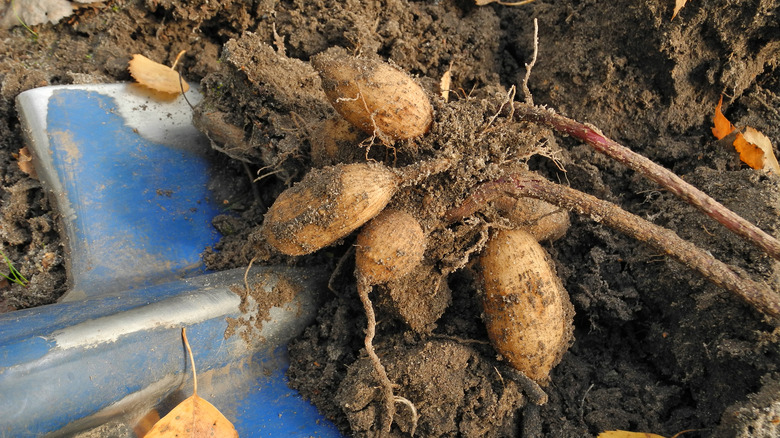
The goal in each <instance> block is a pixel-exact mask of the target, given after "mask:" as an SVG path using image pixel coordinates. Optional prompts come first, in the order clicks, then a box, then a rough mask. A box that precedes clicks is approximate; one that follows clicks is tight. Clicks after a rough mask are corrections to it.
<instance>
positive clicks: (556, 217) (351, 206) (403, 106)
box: [263, 48, 573, 430]
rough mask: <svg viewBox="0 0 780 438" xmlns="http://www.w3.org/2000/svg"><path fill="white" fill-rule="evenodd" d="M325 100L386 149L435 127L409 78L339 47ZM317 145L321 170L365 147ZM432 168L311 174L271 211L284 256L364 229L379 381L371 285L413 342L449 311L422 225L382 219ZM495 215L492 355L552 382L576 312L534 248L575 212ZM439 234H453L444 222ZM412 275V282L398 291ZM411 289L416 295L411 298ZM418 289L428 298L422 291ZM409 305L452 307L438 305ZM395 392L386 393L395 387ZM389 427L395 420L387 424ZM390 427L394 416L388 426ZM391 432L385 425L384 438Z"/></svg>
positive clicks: (488, 291) (364, 286) (331, 57)
mask: <svg viewBox="0 0 780 438" xmlns="http://www.w3.org/2000/svg"><path fill="white" fill-rule="evenodd" d="M312 65H313V66H314V68H315V69H316V70H317V72H318V73H319V74H320V77H321V79H322V88H323V90H324V91H325V94H326V96H327V98H328V100H329V101H330V103H331V104H332V105H333V107H334V108H335V109H336V111H337V112H338V113H339V114H341V115H342V116H343V117H344V119H345V120H346V121H348V122H349V123H351V124H352V125H354V126H355V127H357V128H358V129H360V130H362V131H364V132H365V133H367V134H369V135H373V136H375V137H378V138H379V139H380V140H382V141H383V142H385V143H387V144H392V143H394V142H396V141H408V140H409V139H413V138H416V137H419V136H421V135H423V134H425V133H426V132H427V131H428V130H429V129H430V127H431V123H432V119H433V110H432V106H431V103H430V101H429V99H428V97H427V95H426V93H425V91H424V90H423V89H422V88H421V87H420V86H419V85H418V84H417V83H416V82H415V81H414V80H413V79H412V78H411V77H409V76H408V75H407V74H405V73H403V72H401V71H400V70H398V69H396V68H395V67H393V66H391V65H389V64H386V63H384V62H379V61H376V60H372V59H364V58H358V57H354V56H350V55H348V54H347V53H346V51H345V50H344V49H340V48H332V49H329V50H327V51H326V52H324V53H322V54H319V55H317V56H315V57H313V58H312ZM318 130H319V131H318V132H319V133H320V134H323V133H324V134H328V133H333V135H326V138H320V139H318V140H314V141H312V156H313V158H316V161H317V162H320V163H332V162H337V161H338V157H354V155H353V153H352V152H350V151H344V145H345V144H347V145H348V144H350V143H351V144H352V145H353V147H354V148H355V149H357V145H356V143H357V140H358V139H359V138H360V136H359V135H356V134H355V133H354V131H351V130H350V128H349V127H348V126H345V125H344V124H343V122H339V121H336V120H328V121H325V122H323V123H322V125H321V127H320V128H318ZM444 163H445V164H444V165H441V163H439V164H438V165H435V166H429V167H430V168H431V169H434V170H433V171H431V170H430V169H426V166H425V165H424V163H417V165H414V164H413V165H410V166H407V168H403V169H391V168H389V167H386V166H385V165H383V164H380V163H377V162H363V163H353V164H342V163H338V164H335V165H334V166H331V167H324V168H321V169H317V170H312V171H311V172H310V173H309V174H308V175H306V177H305V178H304V179H303V180H302V181H301V182H299V183H297V184H295V185H294V186H293V187H291V188H289V189H287V190H286V191H285V192H283V193H282V194H281V195H280V196H279V197H278V198H277V199H276V201H275V203H274V204H273V205H272V206H271V208H270V209H269V210H268V213H267V214H266V216H265V222H264V225H263V231H264V235H265V238H266V240H267V241H268V243H269V244H270V245H271V246H273V247H274V248H276V249H277V250H279V251H280V252H282V253H284V254H288V255H303V254H309V253H311V252H314V251H317V250H318V249H320V248H323V247H325V246H327V245H330V244H332V243H334V242H336V241H337V240H339V239H341V238H343V237H345V236H347V235H348V234H350V233H351V232H352V231H355V230H357V229H358V228H360V227H362V230H361V231H360V232H359V234H358V236H357V243H356V247H357V249H356V255H355V264H356V275H357V277H358V291H359V293H360V295H361V299H362V300H363V303H364V306H365V308H366V313H367V315H369V330H368V334H367V337H366V349H367V351H368V352H369V355H370V356H371V357H372V358H374V364H375V367H376V370H377V375H379V376H384V377H382V378H380V380H384V381H386V373H385V372H384V369H383V368H382V366H381V364H379V358H378V357H377V356H376V355H375V353H374V352H373V346H372V339H373V335H374V328H373V325H375V321H374V320H373V309H372V308H371V303H370V301H368V294H369V293H370V291H371V288H372V286H374V285H382V288H383V290H389V295H390V296H391V297H392V299H393V300H395V301H396V302H399V303H415V308H414V309H405V308H400V309H397V310H398V312H397V313H398V314H399V315H401V316H402V319H404V320H406V322H407V323H408V324H409V325H410V326H411V327H412V328H413V329H414V330H416V331H419V332H428V331H430V329H431V327H432V323H433V322H434V321H431V320H430V319H431V318H433V319H435V318H438V317H439V316H440V315H441V312H443V310H444V307H446V303H448V300H449V289H448V288H447V286H446V278H445V275H444V274H442V273H441V272H440V271H439V269H437V267H436V264H437V262H438V260H436V259H435V256H429V257H428V258H426V240H427V236H426V234H425V233H424V232H423V228H422V227H421V225H420V223H419V222H418V220H417V219H416V218H415V217H414V216H413V215H411V214H409V213H408V212H406V211H403V210H401V209H397V208H390V209H385V207H386V206H387V205H388V204H390V203H391V201H392V199H393V197H394V195H395V194H396V193H397V191H398V190H399V189H400V188H401V187H402V186H404V185H411V184H414V182H415V181H420V180H423V179H425V178H426V177H428V176H430V174H431V173H435V172H440V171H443V170H446V169H448V168H450V167H451V166H452V165H453V162H452V161H451V160H450V161H446V160H444ZM496 209H497V210H498V211H499V212H500V214H501V215H503V216H504V217H506V218H508V219H509V220H510V222H511V223H512V224H514V225H513V226H515V227H516V228H518V229H515V230H500V231H497V232H494V233H493V235H492V237H491V238H490V239H489V240H488V242H487V245H486V246H485V248H484V250H483V252H482V255H481V257H480V259H479V264H480V267H481V268H480V278H481V284H482V287H483V290H484V300H483V302H484V319H485V322H486V324H487V328H488V332H489V334H490V339H491V341H492V344H493V345H494V347H495V348H496V351H497V352H498V353H500V355H501V356H503V357H504V358H506V360H507V361H508V363H509V364H511V365H512V366H513V367H515V368H516V369H517V370H519V371H521V372H522V373H524V374H525V375H527V376H528V377H530V378H531V379H533V380H534V381H537V382H540V383H544V382H546V381H547V380H548V375H549V373H550V370H551V369H552V367H554V366H555V365H556V364H557V363H558V362H559V361H560V359H561V357H562V355H563V353H564V352H565V351H566V350H567V349H568V347H569V345H570V344H571V342H572V318H573V310H572V305H571V303H570V302H569V298H568V294H567V293H566V291H565V290H564V289H563V286H562V284H561V281H560V280H559V279H558V277H557V276H556V273H555V271H554V269H553V268H552V265H551V263H550V260H549V258H548V256H547V255H546V253H545V252H544V250H543V249H542V248H541V246H540V245H539V243H538V240H548V239H549V240H552V239H555V238H558V237H560V236H561V235H562V234H563V233H564V232H565V230H566V227H567V226H568V213H567V212H566V211H565V210H561V209H559V208H556V207H554V206H552V205H550V204H547V203H545V202H542V201H537V200H530V199H529V200H526V199H520V200H517V199H516V198H507V199H503V200H501V199H499V200H497V202H496ZM435 226H438V227H439V229H440V230H444V229H446V227H447V223H446V222H445V221H444V220H442V219H441V218H440V219H439V222H438V223H436V225H435ZM412 273H415V274H414V278H415V280H414V281H412V282H409V281H402V280H403V278H404V277H405V276H407V275H410V274H412ZM410 284H411V285H413V286H416V287H410ZM420 287H425V288H429V289H432V290H431V291H421V290H419V288H420ZM403 294H415V295H419V296H420V297H428V296H430V297H436V296H438V297H440V298H441V297H444V301H443V302H444V305H441V303H442V300H441V299H439V301H438V302H437V303H436V304H435V305H432V306H426V305H425V303H423V302H421V300H420V299H405V298H404V297H403ZM424 307H434V308H436V311H435V312H434V313H432V314H431V315H432V317H424V318H419V317H417V316H416V315H415V314H416V313H419V312H418V309H420V308H424ZM389 385H390V383H389V381H386V382H385V383H384V386H387V387H388V388H389ZM388 388H386V389H385V411H386V412H392V411H393V408H392V404H393V401H392V391H391V390H390V389H388ZM390 417H392V416H390ZM385 420H387V417H385ZM385 423H386V421H385ZM388 427H389V426H388V425H385V426H383V429H386V430H388V429H387V428H388Z"/></svg>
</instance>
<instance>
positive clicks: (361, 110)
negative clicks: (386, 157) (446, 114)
mask: <svg viewBox="0 0 780 438" xmlns="http://www.w3.org/2000/svg"><path fill="white" fill-rule="evenodd" d="M311 63H312V65H313V66H314V68H315V69H316V70H317V72H318V73H319V74H320V77H321V78H322V89H323V90H324V91H325V95H326V96H327V97H328V100H329V101H330V103H331V105H333V108H335V109H336V111H338V113H339V114H341V115H342V116H343V117H344V118H345V119H346V120H348V121H349V122H351V123H352V124H353V125H355V126H357V127H358V128H360V129H362V130H363V131H365V132H366V133H368V134H371V135H374V136H376V137H378V138H379V139H380V140H382V141H383V142H384V143H387V144H392V143H394V142H395V141H397V140H408V139H412V138H415V137H419V136H421V135H423V134H425V133H426V132H428V130H429V129H430V126H431V122H432V121H433V108H432V107H431V103H430V101H429V100H428V96H427V95H426V94H425V91H424V90H423V89H422V87H420V86H419V85H418V84H417V83H416V82H414V80H413V79H412V78H411V77H410V76H409V75H407V74H406V73H404V72H402V71H401V70H398V69H397V68H395V67H393V66H391V65H390V64H387V63H385V62H381V61H378V60H374V59H367V58H359V57H355V56H352V55H349V54H348V53H347V51H346V50H344V49H343V48H340V47H332V48H330V49H328V50H326V51H325V52H323V53H320V54H318V55H316V56H314V57H313V58H312V60H311Z"/></svg>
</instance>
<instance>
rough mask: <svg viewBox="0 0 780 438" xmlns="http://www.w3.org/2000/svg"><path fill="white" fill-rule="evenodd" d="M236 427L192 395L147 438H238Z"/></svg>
mask: <svg viewBox="0 0 780 438" xmlns="http://www.w3.org/2000/svg"><path fill="white" fill-rule="evenodd" d="M237 436H238V432H236V429H235V427H233V424H231V423H230V421H229V420H228V419H227V418H225V416H224V415H222V413H221V412H219V410H218V409H217V408H215V407H214V405H212V404H211V403H209V402H207V401H206V400H204V399H202V398H200V397H198V396H197V395H192V396H190V398H188V399H186V400H184V401H183V402H181V403H179V404H178V405H177V406H176V407H175V408H173V410H172V411H171V412H169V413H168V415H166V416H164V417H163V418H162V419H161V420H160V421H158V422H157V423H156V424H155V425H154V427H153V428H152V430H150V431H149V433H147V434H146V438H156V437H225V438H228V437H231V438H232V437H237Z"/></svg>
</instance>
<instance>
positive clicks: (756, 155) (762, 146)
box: [734, 126, 780, 175]
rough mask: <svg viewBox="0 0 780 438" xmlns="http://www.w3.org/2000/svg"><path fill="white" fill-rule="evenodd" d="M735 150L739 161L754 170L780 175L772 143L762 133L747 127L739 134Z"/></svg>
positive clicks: (779, 166) (779, 167)
mask: <svg viewBox="0 0 780 438" xmlns="http://www.w3.org/2000/svg"><path fill="white" fill-rule="evenodd" d="M734 148H735V149H736V150H737V152H739V159H740V160H742V161H743V162H744V163H746V164H747V165H748V166H750V167H752V168H753V169H766V170H768V171H770V172H773V173H774V174H776V175H780V165H779V164H778V163H777V158H776V157H775V153H774V150H773V149H772V142H771V141H770V140H769V138H768V137H767V136H766V135H764V134H762V133H761V132H760V131H757V130H756V129H754V128H752V127H750V126H747V127H745V131H744V132H741V133H738V134H737V138H736V139H734Z"/></svg>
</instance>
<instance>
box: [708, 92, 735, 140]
mask: <svg viewBox="0 0 780 438" xmlns="http://www.w3.org/2000/svg"><path fill="white" fill-rule="evenodd" d="M722 105H723V96H720V100H719V101H718V106H716V107H715V117H713V118H712V121H713V123H714V124H715V126H714V127H713V128H712V135H714V136H715V138H717V139H718V140H720V139H722V138H723V137H725V136H727V135H729V134H731V133H732V131H734V125H732V124H731V122H729V121H728V119H727V118H726V116H724V115H723V113H722V112H721V106H722Z"/></svg>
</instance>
